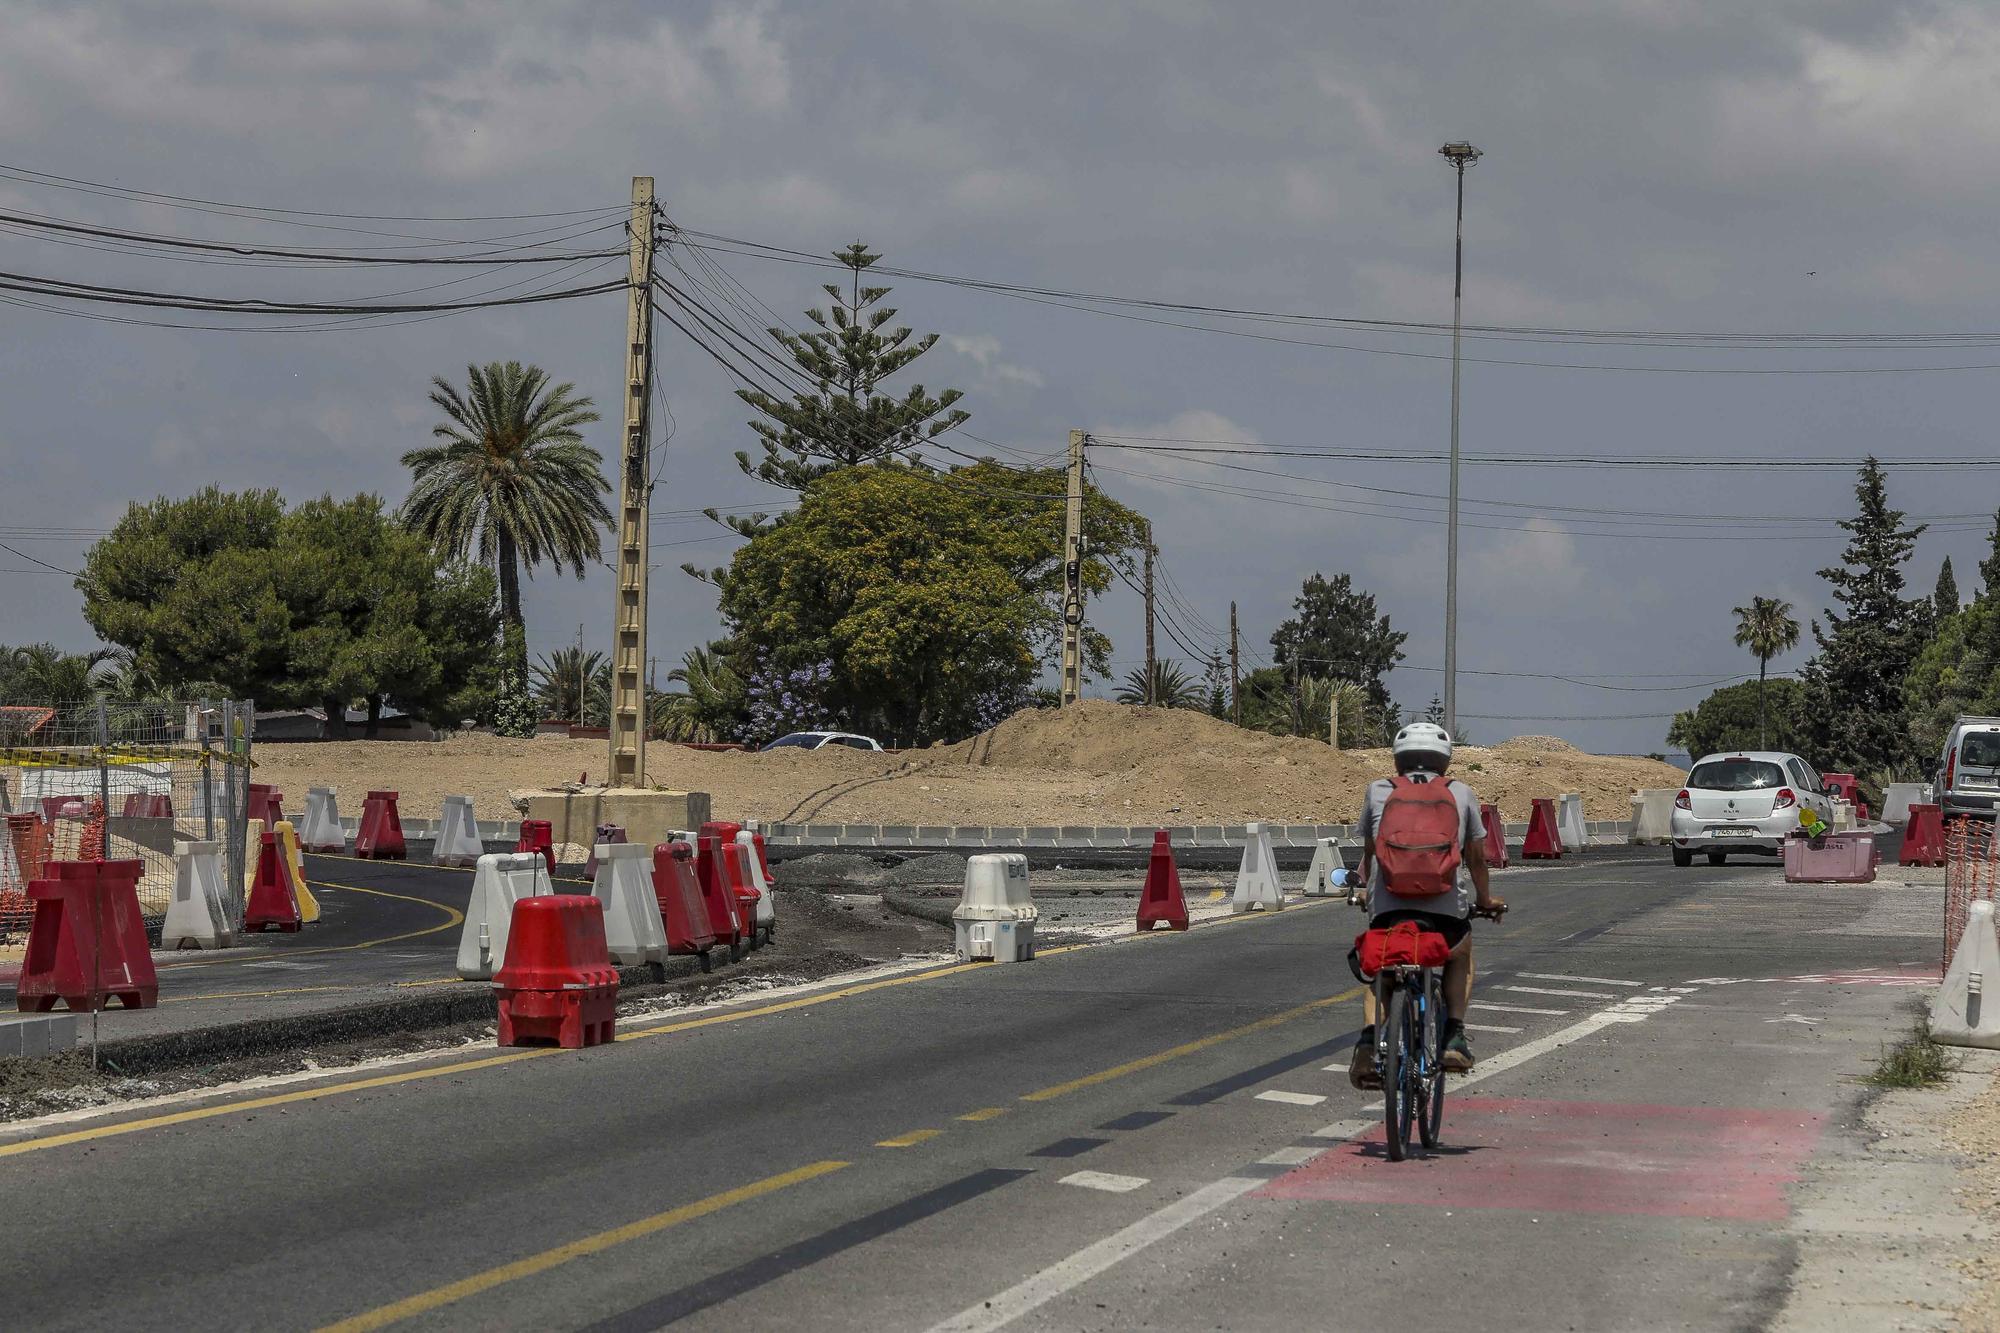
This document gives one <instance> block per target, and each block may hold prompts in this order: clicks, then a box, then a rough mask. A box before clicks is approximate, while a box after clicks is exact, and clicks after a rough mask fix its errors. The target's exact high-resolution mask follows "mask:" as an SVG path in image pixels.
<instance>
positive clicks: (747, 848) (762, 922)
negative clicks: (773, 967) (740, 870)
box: [736, 826, 778, 939]
mask: <svg viewBox="0 0 2000 1333" xmlns="http://www.w3.org/2000/svg"><path fill="white" fill-rule="evenodd" d="M736 845H737V846H738V847H741V848H742V849H743V863H744V865H746V866H747V867H749V870H750V886H751V887H752V888H754V889H756V890H757V916H756V918H755V922H756V926H757V929H759V930H761V931H763V932H764V938H765V939H769V938H771V936H772V935H773V934H775V933H776V929H777V924H778V904H777V903H776V902H775V901H773V900H772V898H771V881H770V878H769V877H768V876H766V875H765V874H764V861H763V858H762V857H760V856H758V855H757V833H756V830H755V828H754V826H753V827H750V828H744V829H742V830H740V831H739V832H738V833H737V834H736Z"/></svg>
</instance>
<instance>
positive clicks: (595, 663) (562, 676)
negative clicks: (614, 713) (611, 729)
mask: <svg viewBox="0 0 2000 1333" xmlns="http://www.w3.org/2000/svg"><path fill="white" fill-rule="evenodd" d="M533 692H534V696H535V702H536V703H537V704H539V705H541V709H542V716H543V717H573V718H575V719H576V720H577V723H578V724H579V725H580V726H586V727H587V726H590V725H591V721H592V719H593V718H599V719H608V718H609V717H610V715H611V714H610V708H609V700H610V698H611V659H609V658H607V657H606V656H605V655H604V654H603V653H596V652H586V651H584V650H582V649H580V648H578V647H576V646H575V645H574V644H572V645H570V646H569V647H566V648H558V649H556V650H555V651H554V652H553V653H547V654H544V655H543V657H542V660H541V661H539V662H537V663H536V664H535V667H534V691H533ZM579 695H581V697H579Z"/></svg>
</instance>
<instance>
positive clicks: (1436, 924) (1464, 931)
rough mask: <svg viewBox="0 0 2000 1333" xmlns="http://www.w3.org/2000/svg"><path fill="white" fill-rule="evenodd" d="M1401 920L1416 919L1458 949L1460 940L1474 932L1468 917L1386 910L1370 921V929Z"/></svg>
mask: <svg viewBox="0 0 2000 1333" xmlns="http://www.w3.org/2000/svg"><path fill="white" fill-rule="evenodd" d="M1400 921H1414V922H1416V923H1417V924H1418V925H1419V926H1422V927H1423V928H1424V929H1425V930H1434V931H1436V932H1437V933H1438V934H1440V935H1442V936H1444V939H1445V943H1447V944H1449V945H1450V946H1451V947H1452V948H1454V949H1456V948H1457V947H1458V945H1459V941H1461V940H1463V939H1464V938H1465V937H1466V936H1467V935H1470V934H1471V933H1472V921H1471V919H1470V918H1468V917H1462V916H1445V915H1444V914H1443V913H1440V912H1411V911H1395V912H1384V913H1382V915H1380V916H1378V917H1375V918H1374V919H1373V920H1371V921H1370V922H1369V923H1368V928H1369V929H1370V930H1379V929H1381V928H1383V927H1385V926H1393V925H1395V924H1396V923H1398V922H1400Z"/></svg>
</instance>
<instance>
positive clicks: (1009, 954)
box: [951, 852, 1042, 963]
mask: <svg viewBox="0 0 2000 1333" xmlns="http://www.w3.org/2000/svg"><path fill="white" fill-rule="evenodd" d="M1041 914H1042V913H1041V909H1040V908H1038V907H1036V906H1035V901H1034V896H1033V894H1032V893H1030V892H1029V889H1028V858H1027V857H1026V856H1025V855H1023V854H1022V853H1020V852H989V853H986V854H984V855H981V856H975V857H973V858H972V859H970V860H969V861H967V862H966V863H965V893H964V895H963V896H962V897H961V898H960V899H959V902H958V906H957V907H955V908H953V909H952V913H951V920H952V924H953V926H954V927H956V929H957V935H958V958H959V961H960V962H966V963H969V962H972V961H973V960H975V959H986V960H988V961H991V962H995V963H1024V962H1026V961H1028V960H1029V959H1030V958H1033V957H1034V956H1035V922H1036V921H1037V920H1038V919H1039V918H1040V917H1041Z"/></svg>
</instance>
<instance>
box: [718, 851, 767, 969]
mask: <svg viewBox="0 0 2000 1333" xmlns="http://www.w3.org/2000/svg"><path fill="white" fill-rule="evenodd" d="M721 852H722V879H723V882H724V883H725V884H727V885H728V886H729V896H730V897H731V898H733V899H734V900H735V902H736V917H737V927H736V928H737V930H738V931H739V932H741V934H742V936H743V939H744V940H745V941H746V942H747V943H748V944H749V945H750V947H751V948H753V949H755V948H757V947H758V945H759V943H760V936H759V933H758V930H757V903H758V901H759V900H760V899H762V898H763V896H764V895H763V894H761V893H759V892H758V891H757V885H756V884H755V883H754V882H752V880H751V878H750V852H749V849H748V848H746V847H744V846H743V845H742V844H740V843H734V842H732V843H726V844H724V845H723V847H722V848H721Z"/></svg>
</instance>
